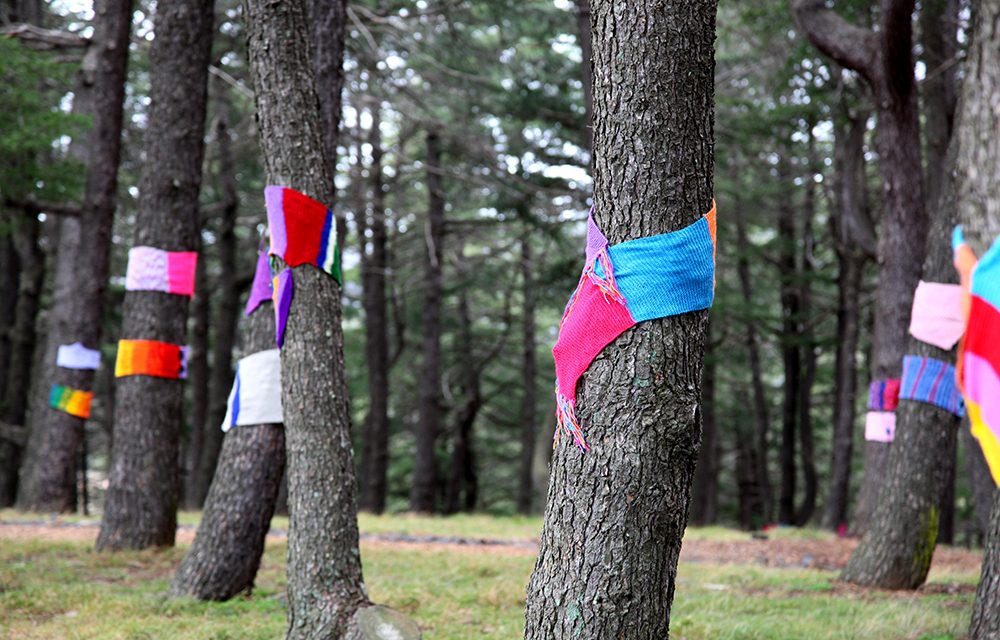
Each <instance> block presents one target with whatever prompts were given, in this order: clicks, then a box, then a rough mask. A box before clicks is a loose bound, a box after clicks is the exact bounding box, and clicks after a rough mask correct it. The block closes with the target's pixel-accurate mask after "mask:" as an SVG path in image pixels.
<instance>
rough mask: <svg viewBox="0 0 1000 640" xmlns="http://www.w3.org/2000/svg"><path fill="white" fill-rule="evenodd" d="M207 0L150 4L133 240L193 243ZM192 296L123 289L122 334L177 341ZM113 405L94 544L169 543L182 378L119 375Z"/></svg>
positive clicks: (168, 245) (170, 246)
mask: <svg viewBox="0 0 1000 640" xmlns="http://www.w3.org/2000/svg"><path fill="white" fill-rule="evenodd" d="M212 9H213V0H178V1H177V2H171V3H161V4H159V5H158V6H157V13H156V17H155V22H154V29H155V31H156V38H155V39H154V40H153V45H152V48H151V49H150V69H151V71H150V111H149V127H148V129H147V131H146V137H145V148H146V159H145V163H144V164H143V171H142V178H141V182H140V190H139V191H140V196H139V212H138V215H137V217H136V232H135V243H134V246H151V247H156V248H159V249H165V250H167V251H193V250H197V249H198V247H199V246H200V242H199V237H198V234H199V231H200V229H201V225H200V221H199V217H198V193H199V190H200V187H201V173H202V166H201V165H202V159H203V156H204V136H205V109H206V103H207V99H208V64H209V57H210V53H211V47H212V28H213V17H214V16H213V12H212ZM188 303H189V299H188V298H187V297H186V296H179V295H173V294H169V293H163V292H159V291H126V293H125V302H124V304H123V310H122V328H121V337H122V338H123V339H143V340H160V341H163V342H168V343H171V344H183V343H184V339H185V337H186V329H187V317H188ZM115 393H116V396H117V397H116V402H117V404H118V410H117V411H116V412H115V420H114V444H113V446H112V452H111V468H110V471H109V485H108V494H107V500H106V503H105V507H104V517H103V518H102V519H101V532H100V534H99V535H98V537H97V549H98V550H108V551H118V550H121V549H143V548H146V547H150V546H165V545H173V543H174V537H175V535H176V533H177V502H178V498H179V492H180V482H179V480H180V478H179V474H178V449H179V444H180V429H181V419H182V417H183V403H184V381H183V380H171V379H166V378H156V377H152V376H141V375H139V376H126V377H123V378H119V379H118V380H117V381H116V389H115Z"/></svg>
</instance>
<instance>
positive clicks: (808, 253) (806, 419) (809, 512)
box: [795, 122, 819, 527]
mask: <svg viewBox="0 0 1000 640" xmlns="http://www.w3.org/2000/svg"><path fill="white" fill-rule="evenodd" d="M809 130H810V132H811V131H812V123H811V122H810V123H809ZM809 156H810V157H809V160H810V168H811V167H815V166H816V164H817V162H816V157H815V156H816V154H815V141H814V139H813V137H812V134H811V133H810V134H809ZM805 179H806V202H805V206H803V207H802V211H803V213H804V216H803V220H802V246H801V248H802V256H801V258H800V261H801V263H802V271H801V273H800V275H799V303H800V304H801V309H802V313H803V314H805V313H806V312H807V311H808V310H809V309H812V281H813V278H814V277H815V276H814V274H813V255H812V254H813V246H814V244H815V240H814V238H813V231H812V225H813V219H814V218H815V217H816V182H815V181H814V180H813V175H812V173H811V171H810V173H807V175H806V176H805ZM813 324H814V322H813V320H812V319H811V318H805V317H802V318H800V319H799V322H798V337H799V340H798V342H799V345H800V346H799V348H800V350H801V353H802V360H803V362H802V380H801V384H800V386H799V398H798V410H799V415H798V422H799V424H798V430H799V455H800V459H801V462H802V485H803V486H802V488H803V495H802V504H801V505H800V506H799V508H798V509H796V511H795V524H796V526H799V527H804V526H806V525H807V524H808V523H809V521H810V520H811V519H812V516H813V513H815V511H816V494H817V491H818V488H819V478H818V477H817V475H816V453H815V444H814V442H813V427H812V393H813V384H814V383H815V382H816V359H817V355H816V336H815V333H814V331H813V330H812V328H811V327H812V325H813Z"/></svg>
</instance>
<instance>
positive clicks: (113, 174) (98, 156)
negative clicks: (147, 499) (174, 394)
mask: <svg viewBox="0 0 1000 640" xmlns="http://www.w3.org/2000/svg"><path fill="white" fill-rule="evenodd" d="M94 15H95V20H94V33H93V36H92V41H93V42H92V44H91V45H90V47H91V48H90V51H91V53H93V63H94V64H93V66H92V67H91V66H88V68H85V69H84V70H83V71H82V72H81V74H80V82H79V83H78V87H77V89H78V90H77V92H76V93H77V95H76V98H75V100H74V102H76V101H77V100H79V101H80V106H81V108H80V111H79V113H87V114H91V115H92V126H91V129H90V132H89V133H88V134H87V135H86V136H84V138H85V140H86V142H83V143H81V144H80V145H79V146H78V148H80V149H81V153H85V154H86V156H87V158H88V162H87V178H86V185H85V188H84V202H83V208H82V212H81V216H80V218H79V219H72V218H66V219H63V220H62V221H61V225H60V227H61V229H60V233H59V244H58V248H57V250H56V255H57V262H56V269H55V275H54V288H55V291H54V298H53V304H52V308H51V309H50V310H49V314H48V331H47V332H46V341H45V348H44V351H43V360H42V367H43V369H42V371H41V372H40V374H39V375H38V376H37V378H36V383H35V385H34V386H33V388H32V411H31V417H32V419H31V421H30V424H29V434H30V435H29V441H28V446H27V450H26V453H25V463H24V466H23V469H22V473H21V483H20V485H19V487H18V497H17V506H18V508H19V509H23V510H30V511H72V510H73V509H74V508H75V506H76V478H75V474H74V471H75V469H76V453H77V450H78V449H79V446H80V439H81V438H82V437H83V422H84V421H83V420H81V419H80V418H77V417H74V416H71V415H69V414H67V413H63V412H61V411H56V410H53V409H51V408H49V406H48V396H49V390H50V387H51V386H52V384H54V383H60V384H66V385H68V386H70V387H73V388H76V389H84V390H90V389H92V388H93V383H94V372H93V371H88V370H67V369H59V368H57V367H56V354H57V352H58V348H59V345H62V344H72V343H74V342H82V343H83V344H84V345H85V346H87V347H89V348H91V349H96V348H97V347H98V346H99V344H98V343H99V341H100V337H101V315H102V313H101V312H102V309H103V301H104V289H105V286H106V283H107V280H108V262H109V252H110V249H111V226H112V220H113V218H114V212H115V203H116V201H117V191H118V159H119V155H120V150H121V129H122V100H123V99H124V97H125V69H126V65H127V63H128V41H129V28H130V27H131V24H132V2H131V0H97V1H96V2H95V3H94ZM74 111H76V105H74Z"/></svg>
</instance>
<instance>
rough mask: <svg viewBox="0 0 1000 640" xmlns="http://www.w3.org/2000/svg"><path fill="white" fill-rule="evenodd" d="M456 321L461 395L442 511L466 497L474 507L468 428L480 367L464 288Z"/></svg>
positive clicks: (455, 508)
mask: <svg viewBox="0 0 1000 640" xmlns="http://www.w3.org/2000/svg"><path fill="white" fill-rule="evenodd" d="M458 320H459V327H460V328H459V340H460V345H461V346H460V349H461V353H462V354H463V355H464V357H463V358H462V360H461V363H462V364H461V367H462V384H461V386H462V391H463V394H462V395H463V398H462V404H461V406H460V407H459V408H458V410H457V411H456V412H455V427H454V433H455V440H454V442H453V446H452V450H451V451H452V455H451V476H450V478H449V481H448V489H447V494H446V498H447V499H446V501H445V513H458V512H459V511H461V510H462V509H463V508H465V507H468V506H469V498H470V496H471V497H472V506H473V507H474V506H475V495H476V493H477V491H476V486H475V479H476V472H475V462H474V456H475V454H474V452H473V449H472V427H473V426H474V425H475V424H476V417H477V416H478V415H479V410H480V409H481V408H482V406H483V397H482V393H481V390H480V384H479V377H480V375H481V369H480V367H479V366H477V364H478V363H477V362H476V361H475V355H474V354H475V352H474V351H473V343H472V317H471V315H470V314H469V300H468V295H467V292H466V291H465V290H464V289H463V290H462V292H461V293H460V294H459V296H458ZM463 498H464V499H463ZM466 510H467V511H471V510H472V509H466Z"/></svg>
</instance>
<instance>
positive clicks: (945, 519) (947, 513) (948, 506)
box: [938, 439, 958, 545]
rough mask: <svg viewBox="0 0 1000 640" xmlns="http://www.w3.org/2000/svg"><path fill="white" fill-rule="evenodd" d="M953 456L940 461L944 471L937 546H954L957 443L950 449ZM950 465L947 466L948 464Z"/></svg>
mask: <svg viewBox="0 0 1000 640" xmlns="http://www.w3.org/2000/svg"><path fill="white" fill-rule="evenodd" d="M952 452H953V453H954V454H955V455H954V456H953V457H952V458H951V460H947V461H942V462H943V463H944V465H945V467H946V468H945V469H944V476H945V479H944V486H942V487H941V496H940V502H939V504H940V505H941V516H940V517H939V518H938V544H946V545H953V544H955V480H956V478H955V473H956V471H957V467H958V460H956V458H957V457H958V443H957V439H956V445H955V447H954V448H953V449H952ZM949 462H950V463H951V464H948V463H949Z"/></svg>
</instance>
